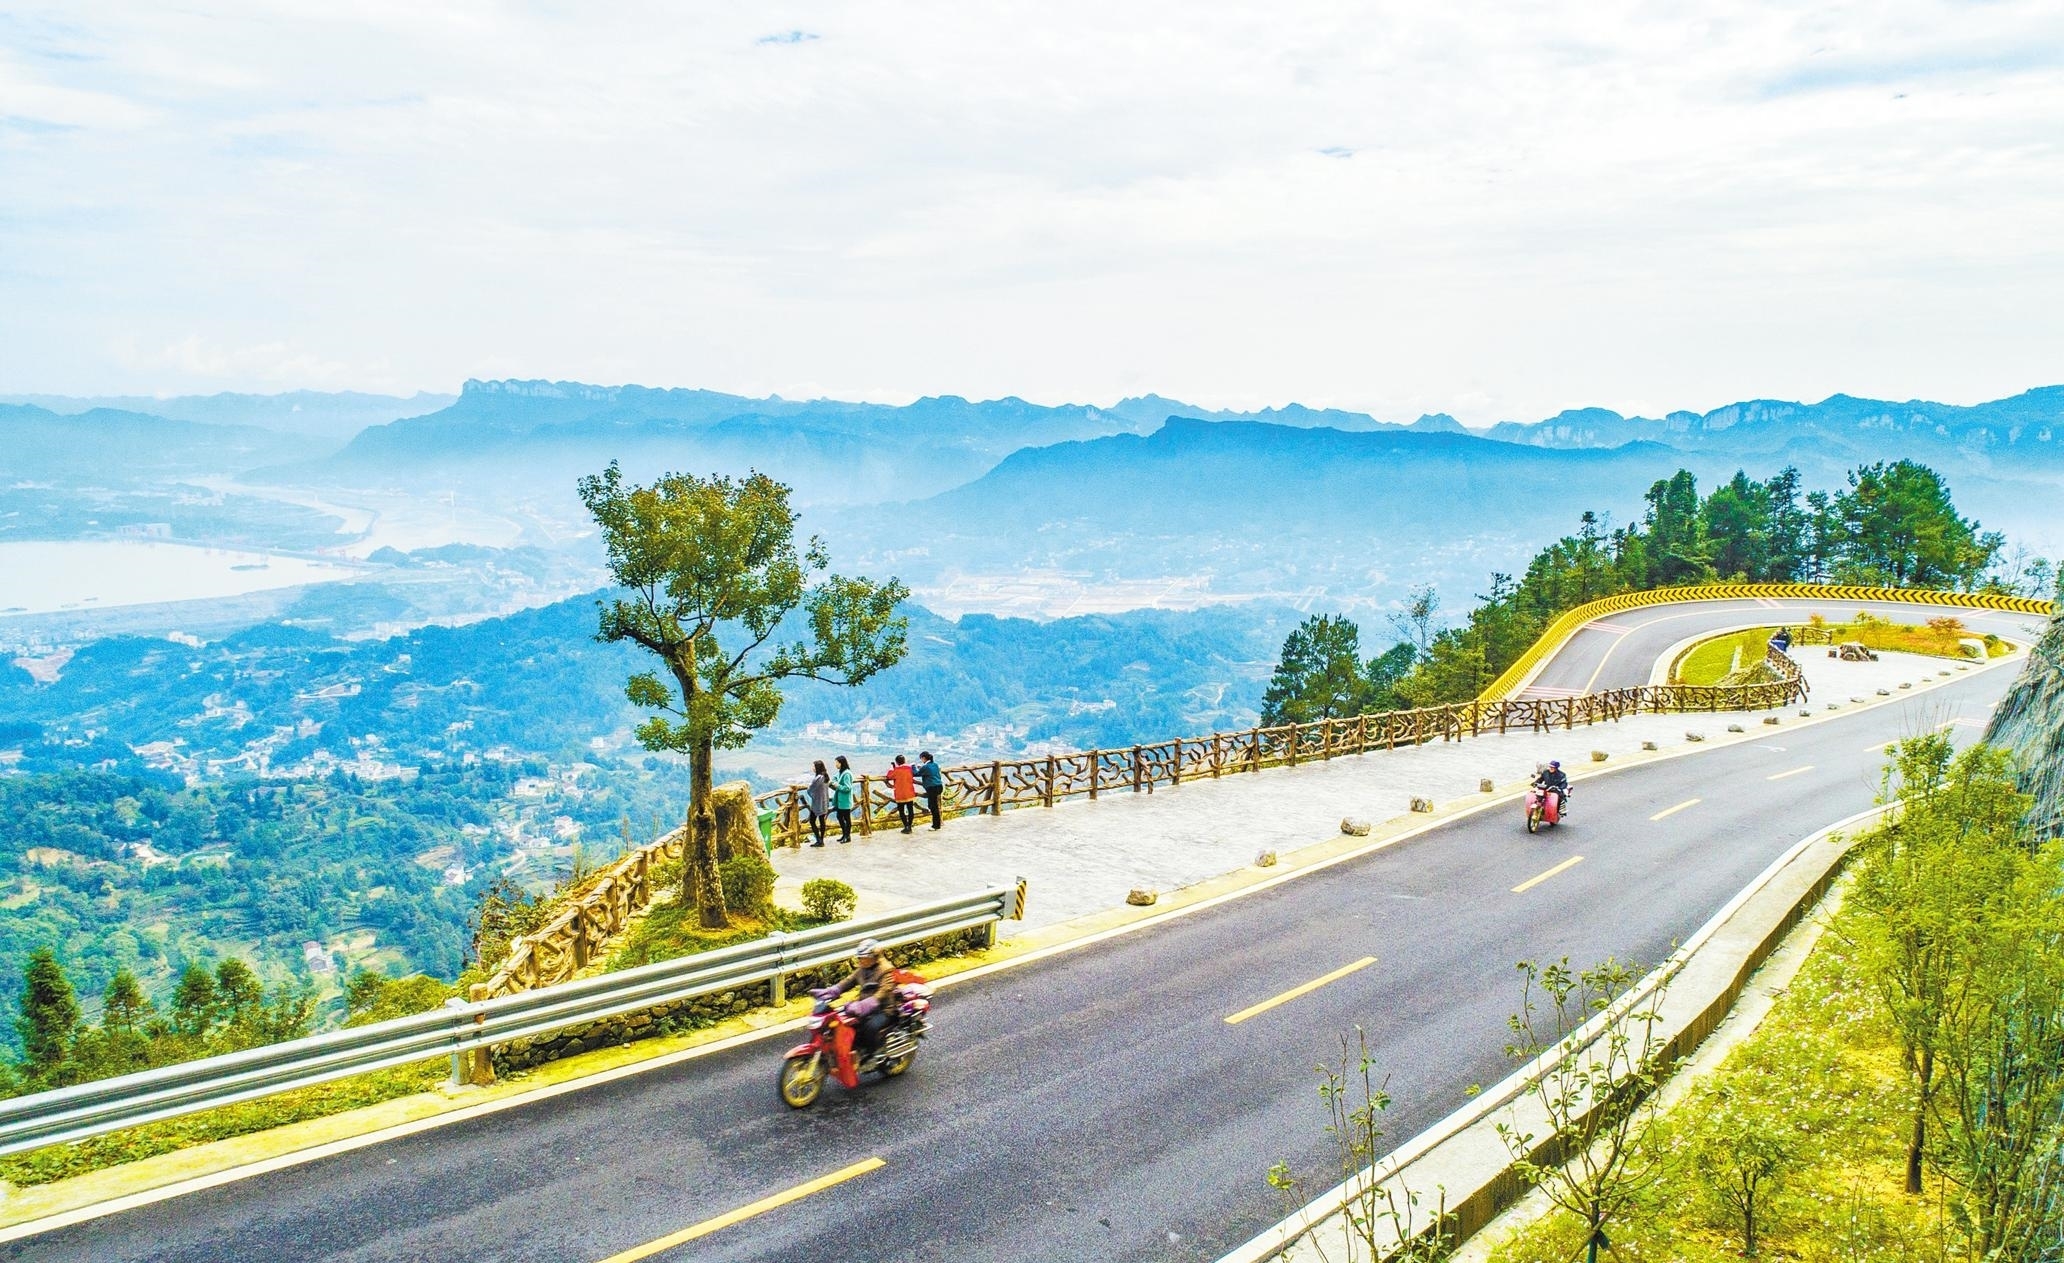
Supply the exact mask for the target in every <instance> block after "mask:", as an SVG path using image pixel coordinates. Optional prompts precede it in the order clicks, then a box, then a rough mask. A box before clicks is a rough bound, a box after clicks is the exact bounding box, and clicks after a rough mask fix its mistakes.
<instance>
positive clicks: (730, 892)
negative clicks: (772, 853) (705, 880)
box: [717, 855, 774, 917]
mask: <svg viewBox="0 0 2064 1263" xmlns="http://www.w3.org/2000/svg"><path fill="white" fill-rule="evenodd" d="M717 876H718V880H719V881H720V882H721V883H722V885H723V888H724V906H725V907H727V908H730V909H731V910H732V911H734V912H743V913H746V914H747V915H749V916H754V917H763V916H765V915H766V914H767V912H768V910H769V909H770V908H772V906H773V903H774V870H773V869H772V868H771V867H769V866H768V864H767V862H766V860H765V858H764V857H759V856H751V855H740V856H736V857H734V858H732V859H728V860H725V861H724V862H723V863H721V864H719V865H717Z"/></svg>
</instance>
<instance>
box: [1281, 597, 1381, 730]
mask: <svg viewBox="0 0 2064 1263" xmlns="http://www.w3.org/2000/svg"><path fill="white" fill-rule="evenodd" d="M1361 652H1362V650H1361V629H1360V628H1358V627H1356V626H1355V625H1354V623H1352V622H1351V621H1349V620H1348V619H1345V618H1341V617H1339V616H1337V615H1330V614H1315V615H1313V616H1312V617H1310V618H1307V619H1306V620H1304V622H1302V623H1300V624H1298V625H1297V627H1296V628H1295V629H1294V630H1292V631H1291V633H1290V635H1289V636H1288V638H1286V639H1285V640H1284V641H1283V656H1282V659H1281V660H1280V661H1279V662H1278V663H1277V664H1276V670H1275V674H1274V676H1272V677H1271V678H1270V680H1269V686H1268V691H1267V692H1266V693H1265V694H1263V696H1262V701H1261V722H1262V725H1263V726H1264V727H1274V726H1276V725H1279V724H1310V723H1317V722H1319V721H1320V720H1324V719H1345V718H1348V717H1350V716H1354V715H1361V714H1366V713H1367V712H1369V711H1372V710H1395V709H1397V707H1398V705H1399V704H1400V701H1401V699H1400V697H1399V695H1398V692H1397V689H1398V685H1399V684H1400V683H1402V682H1403V681H1404V679H1405V678H1406V677H1407V676H1408V675H1409V674H1410V673H1411V669H1412V664H1413V662H1414V661H1415V659H1416V657H1417V653H1416V651H1415V650H1414V649H1413V647H1412V645H1411V644H1410V643H1409V642H1403V643H1399V644H1397V645H1393V646H1392V647H1391V648H1390V649H1389V650H1387V651H1385V652H1384V653H1382V654H1381V655H1379V656H1377V657H1376V658H1373V659H1371V660H1370V661H1368V662H1366V663H1365V662H1363V661H1362V657H1361Z"/></svg>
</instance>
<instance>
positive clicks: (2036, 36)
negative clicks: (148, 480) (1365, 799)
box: [0, 0, 2064, 421]
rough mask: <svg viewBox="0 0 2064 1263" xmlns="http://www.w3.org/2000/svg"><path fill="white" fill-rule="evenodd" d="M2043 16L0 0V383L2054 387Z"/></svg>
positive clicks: (1611, 401) (1643, 405)
mask: <svg viewBox="0 0 2064 1263" xmlns="http://www.w3.org/2000/svg"><path fill="white" fill-rule="evenodd" d="M2060 70H2064V5H2060V4H2058V3H2056V2H2055V0H2043V2H2041V3H2015V2H2011V0H2010V2H2004V3H1923V2H1915V0H1871V2H1867V3H1857V4H1822V5H1806V4H1762V5H1757V4H1729V3H1698V2H1689V3H1678V4H1639V5H1637V4H1621V3H1613V2H1610V0H1585V2H1584V3H1581V4H1578V3H1571V4H1567V5H1545V4H1542V5H1502V6H1490V5H1476V4H1465V3H1453V2H1452V0H1451V2H1447V3H1441V4H1426V3H1414V4H1393V5H1369V6H1353V5H1344V4H1325V3H1314V4H1303V5H1284V4H1270V5H1259V4H1257V5H1250V6H1240V7H1235V6H1232V5H1224V4H1198V3H1196V2H1195V0H1189V2H1187V3H1173V2H1169V3H1159V2H1151V0H1130V2H1128V3H1122V4H1113V3H1109V2H1108V0H1102V2H1099V3H1094V4H1082V3H1074V2H1071V0H1039V2H1038V3H1024V4H996V3H979V2H976V3H970V2H968V0H956V2H954V3H929V4H865V3H839V4H830V3H822V4H793V3H755V4H716V3H700V4H679V3H677V4H673V5H665V6H658V5H654V6H646V5H639V4H618V3H612V4H606V5H603V4H566V5H554V4H507V5H500V4H486V3H466V2H464V0H438V2H437V3H423V2H422V0H370V2H368V0H359V2H355V3H352V4H348V5H315V4H310V3H285V2H279V3H266V2H262V0H253V2H250V3H212V2H211V0H194V2H193V3H187V4H182V5H178V6H171V5H151V4H137V3H115V4H107V3H95V2H92V0H65V2H64V3H62V4H40V3H36V2H35V0H28V2H26V3H24V2H23V0H14V2H13V3H10V4H9V5H8V6H7V10H6V12H4V13H0V392H5V391H60V392H72V393H88V392H114V391H142V392H153V391H155V392H187V391H215V390H283V389H290V388H297V387H312V388H320V389H338V388H346V387H352V388H362V389H374V390H397V391H408V390H413V389H416V388H431V389H452V388H455V387H456V385H457V383H458V382H459V381H461V380H462V379H464V378H466V377H469V376H474V377H504V376H520V377H560V378H578V379H582V380H587V381H597V382H622V381H637V382H642V383H645V384H648V385H697V386H708V387H713V388H719V389H726V390H735V391H742V392H748V393H762V392H766V391H778V392H780V393H782V394H787V395H818V394H828V395H834V396H840V397H847V398H856V397H864V398H873V399H884V400H902V399H908V398H911V397H914V396H917V395H921V394H942V393H954V394H962V395H968V396H971V397H991V396H997V395H1004V394H1017V395H1021V396H1024V397H1027V398H1031V399H1037V400H1040V401H1042V402H1049V403H1052V402H1061V401H1065V400H1074V401H1085V402H1107V401H1110V400H1113V399H1115V398H1117V397H1119V396H1121V395H1126V394H1138V393H1144V392H1146V391H1150V390H1152V391H1159V392H1161V393H1163V394H1168V395H1176V396H1180V397H1183V398H1186V399H1189V400H1192V401H1194V402H1198V403H1203V404H1210V405H1223V406H1236V405H1260V404H1268V403H1282V402H1285V401H1287V400H1292V399H1296V400H1301V401H1303V402H1306V403H1309V404H1314V405H1319V404H1333V405H1339V406H1347V407H1356V408H1363V409H1368V410H1372V411H1374V412H1375V413H1376V414H1377V415H1379V416H1384V417H1391V418H1396V419H1409V418H1410V417H1411V416H1414V415H1416V414H1418V413H1419V412H1421V411H1438V410H1446V411H1449V412H1452V413H1454V414H1456V415H1457V416H1460V417H1462V418H1463V419H1464V420H1469V421H1488V420H1495V419H1501V418H1517V419H1531V418H1534V417H1538V416H1542V415H1545V414H1547V413H1550V412H1553V411H1556V410H1558V409H1560V408H1563V407H1569V406H1578V405H1585V404H1602V405H1606V406H1610V407H1615V408H1619V409H1621V410H1623V411H1636V410H1641V411H1648V412H1655V411H1659V410H1662V409H1667V408H1673V407H1691V408H1707V407H1712V406H1715V405H1718V404H1720V403H1724V402H1728V401H1731V400H1733V399H1737V398H1741V397H1747V396H1759V395H1760V396H1777V397H1785V398H1810V399H1818V398H1821V397H1823V396H1825V395H1827V394H1830V393H1833V392H1835V391H1848V392H1850V393H1854V394H1872V395H1880V396H1889V397H1893V398H1908V397H1928V398H1937V399H1948V400H1953V401H1960V402H1971V401H1975V400H1978V399H1982V398H1991V397H1996V396H1999V395H2003V394H2011V393H2014V392H2016V391H2018V390H2020V389H2023V388H2025V387H2027V386H2031V385H2037V384H2046V383H2052V382H2057V381H2060V380H2064V73H2060Z"/></svg>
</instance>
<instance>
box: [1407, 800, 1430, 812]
mask: <svg viewBox="0 0 2064 1263" xmlns="http://www.w3.org/2000/svg"><path fill="white" fill-rule="evenodd" d="M1412 810H1413V811H1420V812H1426V811H1432V810H1433V800H1432V799H1431V798H1414V799H1413V800H1412Z"/></svg>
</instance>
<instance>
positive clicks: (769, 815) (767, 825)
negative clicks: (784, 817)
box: [760, 807, 781, 855]
mask: <svg viewBox="0 0 2064 1263" xmlns="http://www.w3.org/2000/svg"><path fill="white" fill-rule="evenodd" d="M780 814H781V813H780V812H778V811H776V810H775V809H774V808H772V807H769V808H767V809H766V810H765V811H762V812H761V813H760V842H761V844H762V845H764V846H765V847H766V848H767V853H768V854H769V855H772V854H773V853H774V818H775V817H776V816H778V815H780Z"/></svg>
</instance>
